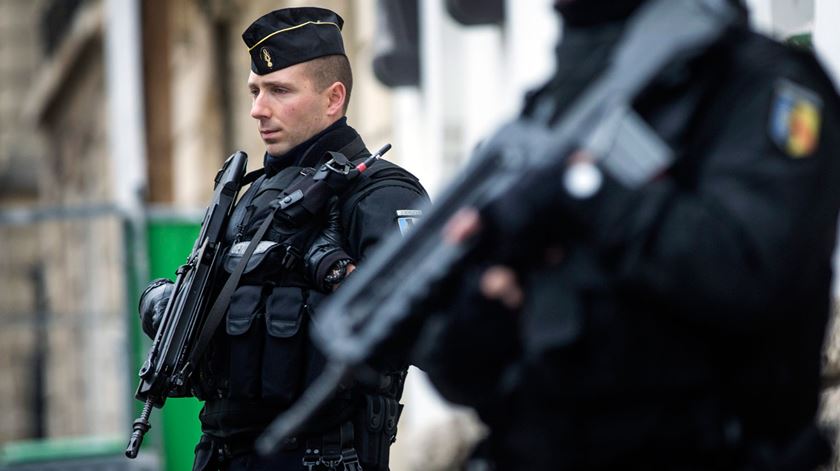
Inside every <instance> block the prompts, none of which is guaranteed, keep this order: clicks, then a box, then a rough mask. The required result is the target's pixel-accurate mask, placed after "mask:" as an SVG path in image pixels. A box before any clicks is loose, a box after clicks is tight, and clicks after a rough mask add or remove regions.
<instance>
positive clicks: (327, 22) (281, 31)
mask: <svg viewBox="0 0 840 471" xmlns="http://www.w3.org/2000/svg"><path fill="white" fill-rule="evenodd" d="M306 25H333V26H335V27H336V28H338V32H339V33H341V27H340V26H338V24H337V23H333V22H332V21H320V20H318V21H307V22H306V23H301V24H299V25H295V26H289V27H288V28H283V29H281V30H277V31H275V32H273V33H271V34H269V35H268V36H266V37H264V38H262V39H260V40H259V41H257V43H256V44H254V45H253V46H251V47H249V48H248V52H251V51H252V50H253V49H254V48H255V47H257V46H259V45H260V44H262V43H263V42H264V41H265V40H266V39H268V38H270V37H272V36H274V35H275V34H280V33H285V32H286V31H291V30H293V29H298V28H302V27H304V26H306Z"/></svg>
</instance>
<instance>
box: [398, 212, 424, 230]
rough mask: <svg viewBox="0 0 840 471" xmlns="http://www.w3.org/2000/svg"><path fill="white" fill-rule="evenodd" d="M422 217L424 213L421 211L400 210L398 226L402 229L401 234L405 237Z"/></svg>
mask: <svg viewBox="0 0 840 471" xmlns="http://www.w3.org/2000/svg"><path fill="white" fill-rule="evenodd" d="M422 216H423V211H422V210H420V209H398V210H397V226H398V227H399V228H400V234H402V235H403V236H405V235H406V234H407V233H408V231H409V230H411V227H412V226H414V224H416V223H417V220H418V219H420V217H422Z"/></svg>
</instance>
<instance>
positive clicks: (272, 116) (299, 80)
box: [248, 63, 338, 156]
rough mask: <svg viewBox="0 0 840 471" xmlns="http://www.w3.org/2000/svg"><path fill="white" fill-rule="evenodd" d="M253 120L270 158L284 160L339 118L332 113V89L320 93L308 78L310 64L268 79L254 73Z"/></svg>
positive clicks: (250, 81)
mask: <svg viewBox="0 0 840 471" xmlns="http://www.w3.org/2000/svg"><path fill="white" fill-rule="evenodd" d="M248 88H249V89H250V91H251V96H252V97H253V102H252V103H251V117H252V118H254V119H256V120H257V122H258V123H259V132H260V137H261V138H262V140H263V142H264V143H265V148H266V150H267V151H268V153H269V154H271V155H274V156H280V155H283V154H285V153H286V152H288V151H289V150H291V149H292V148H293V147H295V146H296V145H298V144H300V143H301V142H304V141H306V140H307V139H309V138H310V137H312V136H314V135H315V134H317V133H319V132H320V131H323V130H324V129H326V128H327V127H328V126H329V125H330V124H332V123H333V122H334V121H335V120H336V119H337V118H338V117H337V116H334V115H333V114H331V112H330V110H329V105H330V100H329V92H328V90H329V88H327V89H325V90H324V91H321V92H319V91H318V90H316V89H315V86H314V85H313V83H312V80H310V79H309V77H308V75H307V67H306V63H301V64H295V65H292V66H289V67H286V68H285V69H280V70H278V71H275V72H272V73H270V74H266V75H257V74H255V73H254V72H251V74H250V76H249V77H248Z"/></svg>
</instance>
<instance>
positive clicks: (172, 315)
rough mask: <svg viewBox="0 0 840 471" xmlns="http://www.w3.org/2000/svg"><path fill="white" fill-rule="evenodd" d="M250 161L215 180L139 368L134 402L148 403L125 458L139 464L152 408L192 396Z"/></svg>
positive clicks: (230, 165) (233, 161)
mask: <svg viewBox="0 0 840 471" xmlns="http://www.w3.org/2000/svg"><path fill="white" fill-rule="evenodd" d="M247 163H248V156H247V155H246V154H245V153H244V152H241V151H240V152H237V153H235V154H233V155H232V156H230V157H228V159H227V160H226V161H225V163H224V165H223V166H222V168H221V170H219V172H218V174H217V175H216V179H215V187H214V190H213V199H212V201H211V203H210V206H208V207H207V210H206V211H205V213H204V220H203V221H202V223H201V231H200V232H199V235H198V238H197V239H196V240H195V244H194V245H193V249H192V252H191V253H190V255H189V257H187V261H186V263H184V264H183V265H181V266H180V267H179V268H178V270H177V271H176V272H175V273H176V275H177V278H176V279H175V286H174V287H173V291H172V296H171V297H170V298H169V301H168V302H167V304H166V310H165V311H164V314H163V316H161V321H160V326H159V327H158V330H157V333H156V334H155V338H154V341H153V342H152V346H151V348H150V349H149V353H148V355H147V357H146V361H144V362H143V365H142V366H141V367H140V372H139V373H138V375H139V376H140V384H139V385H138V386H137V392H136V393H135V394H134V397H135V398H137V399H138V400H140V401H144V405H143V411H142V412H141V414H140V417H138V418H137V420H135V421H134V426H133V432H132V434H131V439H130V440H129V442H128V447H127V448H126V450H125V455H126V456H127V457H129V458H135V457H136V456H137V452H138V451H139V449H140V444H141V443H142V442H143V436H144V435H145V434H146V432H147V431H148V430H149V429H150V428H151V425H150V424H149V416H150V415H151V412H152V408H153V407H158V408H161V407H163V405H164V403H165V402H166V398H167V397H185V396H189V395H190V391H189V388H190V386H189V378H190V375H191V374H192V371H193V368H194V367H195V365H194V363H192V362H190V361H189V360H190V359H191V352H192V350H193V345H194V342H195V340H196V332H198V331H199V330H200V329H201V327H202V324H203V321H204V315H205V313H206V311H207V308H208V305H209V301H210V299H211V292H210V290H212V289H213V286H214V280H215V279H216V278H217V276H218V272H219V268H220V267H221V255H222V252H223V249H224V247H223V242H224V240H223V239H224V233H225V229H226V228H227V222H228V219H229V218H230V214H231V211H232V210H233V205H234V203H235V202H236V195H237V194H238V193H239V189H240V188H241V187H242V180H243V176H244V174H245V167H246V165H247Z"/></svg>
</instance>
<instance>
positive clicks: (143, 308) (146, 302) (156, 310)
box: [139, 278, 175, 338]
mask: <svg viewBox="0 0 840 471" xmlns="http://www.w3.org/2000/svg"><path fill="white" fill-rule="evenodd" d="M174 288H175V284H174V283H173V282H172V280H169V279H166V278H158V279H156V280H153V281H152V282H151V283H149V286H147V287H146V289H145V290H143V294H141V295H140V306H139V314H140V325H141V326H142V327H143V332H145V333H146V335H148V336H149V337H150V338H154V337H155V334H156V333H157V330H158V327H160V320H161V319H162V318H163V313H164V311H166V303H168V302H169V298H170V297H171V296H172V290H173V289H174Z"/></svg>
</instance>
